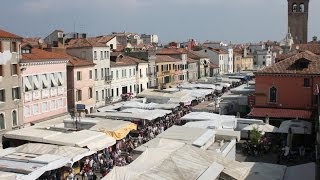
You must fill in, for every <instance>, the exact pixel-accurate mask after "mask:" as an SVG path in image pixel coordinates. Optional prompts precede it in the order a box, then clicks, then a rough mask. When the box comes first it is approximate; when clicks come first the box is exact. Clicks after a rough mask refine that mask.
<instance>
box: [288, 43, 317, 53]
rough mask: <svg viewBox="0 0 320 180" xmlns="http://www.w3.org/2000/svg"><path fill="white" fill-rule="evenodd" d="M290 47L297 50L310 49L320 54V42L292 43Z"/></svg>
mask: <svg viewBox="0 0 320 180" xmlns="http://www.w3.org/2000/svg"><path fill="white" fill-rule="evenodd" d="M292 49H298V50H299V51H310V52H313V53H314V54H317V55H320V44H294V45H293V46H292Z"/></svg>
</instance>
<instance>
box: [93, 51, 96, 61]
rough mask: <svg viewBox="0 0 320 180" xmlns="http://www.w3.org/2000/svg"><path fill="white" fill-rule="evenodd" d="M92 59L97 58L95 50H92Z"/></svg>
mask: <svg viewBox="0 0 320 180" xmlns="http://www.w3.org/2000/svg"><path fill="white" fill-rule="evenodd" d="M93 59H94V60H97V51H93Z"/></svg>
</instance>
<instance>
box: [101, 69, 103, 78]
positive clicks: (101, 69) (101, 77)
mask: <svg viewBox="0 0 320 180" xmlns="http://www.w3.org/2000/svg"><path fill="white" fill-rule="evenodd" d="M103 77H104V71H103V68H101V79H102V78H103Z"/></svg>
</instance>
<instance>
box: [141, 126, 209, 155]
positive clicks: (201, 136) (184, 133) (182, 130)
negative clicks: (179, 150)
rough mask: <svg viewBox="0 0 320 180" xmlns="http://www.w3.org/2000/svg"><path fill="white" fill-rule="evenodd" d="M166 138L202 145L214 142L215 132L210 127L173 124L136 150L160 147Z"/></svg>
mask: <svg viewBox="0 0 320 180" xmlns="http://www.w3.org/2000/svg"><path fill="white" fill-rule="evenodd" d="M165 140H175V141H178V142H180V143H184V144H189V145H195V146H198V147H199V146H200V147H202V146H204V145H205V144H207V143H213V141H214V132H213V131H212V130H209V129H201V128H191V127H184V126H172V127H170V128H169V129H167V130H166V131H164V132H163V133H161V134H159V135H158V136H157V137H156V138H154V139H152V140H150V141H148V142H147V143H145V144H143V145H141V146H139V147H137V148H136V149H135V151H145V150H146V148H154V147H159V146H160V145H161V144H162V142H163V141H165Z"/></svg>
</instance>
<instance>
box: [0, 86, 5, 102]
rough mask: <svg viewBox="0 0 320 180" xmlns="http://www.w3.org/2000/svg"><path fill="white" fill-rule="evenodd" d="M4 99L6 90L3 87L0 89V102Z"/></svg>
mask: <svg viewBox="0 0 320 180" xmlns="http://www.w3.org/2000/svg"><path fill="white" fill-rule="evenodd" d="M5 101H6V91H5V90H4V89H0V102H5Z"/></svg>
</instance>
